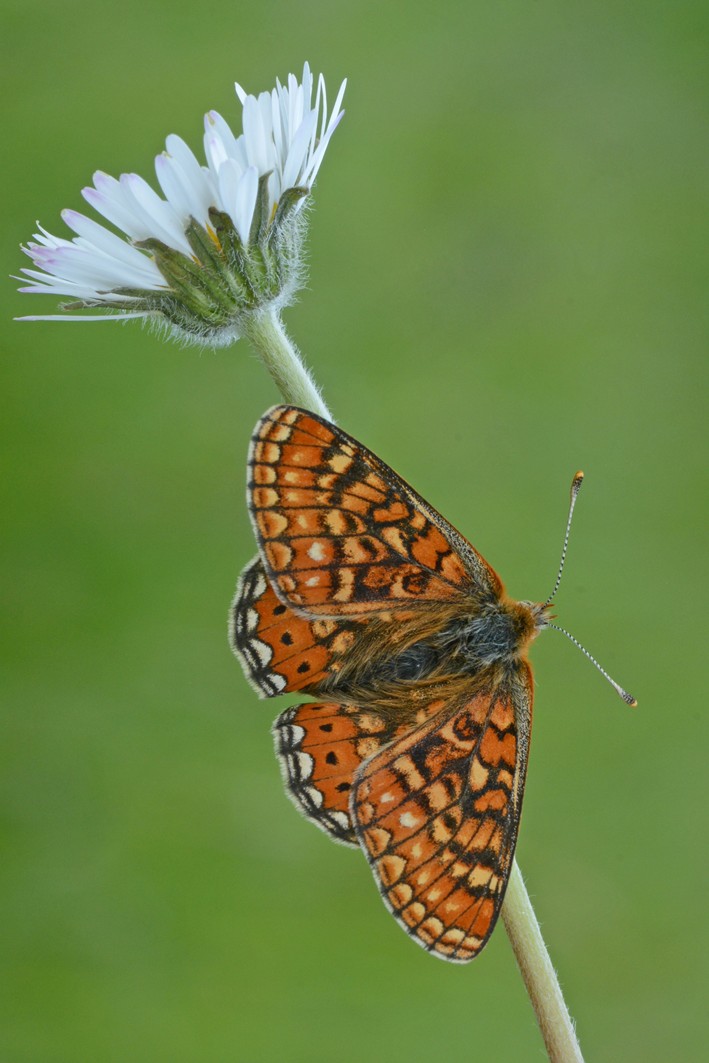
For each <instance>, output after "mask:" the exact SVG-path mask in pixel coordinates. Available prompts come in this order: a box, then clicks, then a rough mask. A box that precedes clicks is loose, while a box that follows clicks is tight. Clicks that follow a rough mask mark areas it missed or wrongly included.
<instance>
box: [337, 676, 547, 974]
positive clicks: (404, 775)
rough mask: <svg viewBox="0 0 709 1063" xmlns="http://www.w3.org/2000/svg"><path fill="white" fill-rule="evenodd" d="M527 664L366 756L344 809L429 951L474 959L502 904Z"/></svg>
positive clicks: (516, 805)
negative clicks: (505, 682)
mask: <svg viewBox="0 0 709 1063" xmlns="http://www.w3.org/2000/svg"><path fill="white" fill-rule="evenodd" d="M531 702H532V686H531V673H530V671H529V668H528V666H527V665H526V664H523V665H522V666H521V667H520V670H519V672H518V674H517V676H516V678H515V680H514V682H511V683H510V685H509V686H508V687H506V688H505V689H495V688H492V689H488V690H486V691H485V690H484V691H482V692H481V693H478V694H477V695H476V696H474V697H473V698H471V699H470V700H469V701H467V702H466V703H465V704H463V705H461V706H459V707H457V708H455V709H454V710H452V711H451V710H450V709H447V708H446V707H445V706H442V707H441V710H440V712H439V713H438V714H437V715H434V716H432V718H431V719H430V720H429V721H428V722H427V723H425V724H424V725H423V726H421V727H419V728H417V729H413V730H410V731H409V732H408V733H406V734H404V735H403V736H402V737H400V738H398V739H397V740H396V741H394V742H392V743H391V744H390V745H388V746H386V747H385V748H383V749H382V750H381V751H379V752H378V753H375V754H374V756H373V757H371V758H370V759H369V760H368V761H367V762H366V763H365V764H363V765H362V767H361V769H359V771H358V772H357V774H356V776H355V782H354V787H353V790H352V797H351V799H350V801H351V804H350V808H351V815H352V818H353V821H354V826H355V832H356V835H357V837H358V838H359V841H360V843H361V845H362V848H363V849H364V852H365V853H366V854H367V857H368V859H369V862H370V864H371V867H372V870H373V872H374V876H375V879H376V880H377V883H378V885H379V889H380V892H381V894H382V897H383V898H384V901H385V903H386V904H387V905H388V907H389V908H390V910H391V911H392V913H393V915H394V916H395V917H396V919H397V920H398V921H399V923H400V924H401V926H402V927H403V928H404V929H405V930H406V932H407V933H408V934H410V935H411V937H412V938H413V939H414V940H415V941H417V943H418V944H420V945H422V946H423V947H424V948H426V949H427V950H428V951H430V952H432V953H434V954H436V955H438V956H440V957H442V958H444V959H447V960H452V961H454V962H459V963H464V962H467V961H468V960H471V959H473V958H474V957H475V956H476V955H477V953H478V952H479V951H480V949H481V948H482V947H483V945H484V944H485V942H486V941H487V939H488V937H489V936H490V934H491V932H492V929H493V927H494V925H495V922H496V920H497V917H498V915H499V912H500V908H501V906H502V901H503V898H504V893H505V889H506V886H507V880H508V877H509V873H510V869H511V866H512V859H513V856H514V849H515V844H516V839H517V828H518V824H519V817H520V812H521V803H522V792H523V785H524V776H525V772H526V763H527V749H528V736H529V726H530V722H531V721H530V717H531Z"/></svg>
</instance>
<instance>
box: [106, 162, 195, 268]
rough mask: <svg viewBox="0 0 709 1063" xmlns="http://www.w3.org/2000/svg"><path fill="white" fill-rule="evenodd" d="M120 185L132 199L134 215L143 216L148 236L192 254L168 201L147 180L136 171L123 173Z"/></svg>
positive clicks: (181, 227)
mask: <svg viewBox="0 0 709 1063" xmlns="http://www.w3.org/2000/svg"><path fill="white" fill-rule="evenodd" d="M121 185H122V186H123V188H124V190H125V191H126V194H127V195H128V196H129V197H130V198H131V199H132V201H133V203H134V205H135V213H136V215H137V216H138V217H141V216H142V217H143V219H144V222H145V226H146V229H147V231H148V233H149V235H150V236H154V237H157V238H158V239H159V240H162V241H163V243H165V244H167V245H168V247H174V248H175V250H176V251H182V253H183V254H184V255H191V254H192V249H191V247H190V245H189V243H188V242H187V240H186V239H185V231H184V228H183V226H182V223H181V221H180V219H179V217H178V216H177V214H176V213H175V211H174V210H173V208H172V207H171V206H170V204H169V203H166V202H165V201H164V200H163V199H160V196H159V195H158V194H157V192H155V191H154V190H153V189H152V188H151V187H150V185H149V184H148V182H147V181H145V180H144V179H143V178H142V177H140V176H139V175H138V174H137V173H123V174H121Z"/></svg>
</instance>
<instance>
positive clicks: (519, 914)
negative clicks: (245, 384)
mask: <svg viewBox="0 0 709 1063" xmlns="http://www.w3.org/2000/svg"><path fill="white" fill-rule="evenodd" d="M245 318H246V321H245V326H244V334H245V335H246V336H247V337H248V339H249V340H250V341H251V343H252V344H253V346H254V347H255V349H256V351H257V353H258V356H259V358H260V359H261V361H262V362H263V364H264V365H265V366H266V368H267V369H268V371H269V373H270V374H271V376H272V378H273V380H274V383H275V385H276V387H277V388H278V390H279V392H280V393H281V395H282V397H283V399H284V401H285V402H288V403H292V404H293V405H294V406H302V407H303V408H304V409H306V410H312V411H313V412H315V413H318V414H320V416H321V417H324V418H326V420H328V421H331V420H332V415H331V414H330V412H329V410H328V408H327V406H326V405H325V403H324V402H323V399H322V396H321V395H320V392H319V391H318V388H317V386H316V384H315V381H314V380H313V378H312V376H311V375H310V373H309V372H308V370H307V369H306V368H305V366H304V365H303V362H302V361H301V358H300V355H299V354H298V352H297V350H296V348H295V347H294V346H293V344H292V343H291V341H290V340H289V338H288V336H287V334H286V332H285V329H284V328H283V325H282V324H281V320H280V318H279V317H278V314H277V313H276V312H275V311H263V312H262V313H260V314H248V315H245ZM502 919H503V921H504V924H505V929H506V930H507V934H508V936H509V939H510V942H511V944H512V949H513V951H514V954H515V958H516V960H517V963H518V965H519V969H520V971H521V972H522V978H523V979H524V984H525V986H526V988H527V993H528V994H529V999H530V1000H531V1002H532V1007H533V1008H534V1011H535V1014H536V1016H537V1022H538V1023H539V1028H540V1029H541V1031H542V1036H543V1038H544V1043H545V1045H546V1048H547V1053H548V1055H549V1059H550V1060H551V1063H583V1058H582V1056H581V1050H580V1048H579V1045H578V1041H577V1040H576V1035H575V1034H574V1027H573V1023H572V1021H571V1016H570V1015H569V1011H568V1008H567V1007H566V1004H565V1002H564V998H563V996H562V994H561V988H560V986H559V982H558V980H557V977H556V973H555V971H554V968H553V967H552V964H551V960H550V959H549V953H548V952H547V950H546V946H545V944H544V941H543V939H542V935H541V932H540V930H539V923H538V922H537V918H536V916H535V914H534V909H533V908H532V905H531V902H530V900H529V895H528V894H527V890H526V889H525V885H524V882H523V880H522V874H521V872H520V870H519V868H518V866H517V863H516V861H515V862H514V863H513V865H512V873H511V875H510V881H509V884H508V886H507V894H506V896H505V901H504V904H503V905H502Z"/></svg>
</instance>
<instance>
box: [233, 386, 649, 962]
mask: <svg viewBox="0 0 709 1063" xmlns="http://www.w3.org/2000/svg"><path fill="white" fill-rule="evenodd" d="M581 476H582V474H577V478H575V480H574V485H576V486H575V487H573V486H572V499H573V498H575V494H574V490H575V491H576V492H577V491H578V487H579V486H580V482H581V479H580V478H581ZM247 499H248V507H249V513H250V516H251V520H252V523H253V527H254V532H255V536H256V541H257V543H258V551H259V552H258V556H257V557H256V558H255V559H254V560H253V561H251V562H250V563H249V564H248V565H247V566H246V568H245V569H244V571H243V573H242V575H241V578H240V580H239V584H238V586H237V591H236V596H235V599H234V602H233V605H232V609H231V613H230V643H231V646H232V648H233V650H234V651H235V653H236V655H237V657H238V658H239V660H240V661H241V664H242V666H243V669H244V672H245V674H246V677H247V679H248V680H249V681H250V683H251V684H252V686H253V687H254V689H255V690H256V691H257V693H258V694H259V695H260V696H261V697H266V698H268V697H274V696H276V695H278V694H282V693H298V694H303V695H307V696H308V697H309V698H311V699H314V700H310V701H305V702H303V703H302V704H297V705H294V706H292V707H290V708H288V709H286V710H285V711H284V712H282V713H281V715H280V716H279V717H278V718H277V719H276V721H275V724H274V726H273V734H274V738H275V745H276V753H277V756H278V760H279V762H280V765H281V769H282V773H283V779H284V783H285V788H286V791H287V793H288V795H289V796H290V797H291V799H292V800H293V802H294V803H295V805H296V807H297V808H298V809H299V810H300V812H302V813H303V815H305V816H306V817H307V818H308V819H310V820H311V821H312V822H313V823H314V824H315V825H316V826H318V827H320V828H321V829H322V830H324V831H325V832H326V833H327V834H328V835H329V836H330V837H331V838H333V839H334V840H335V841H337V842H341V843H343V844H345V845H349V846H354V847H358V848H361V849H362V851H363V852H364V854H365V856H366V858H367V860H368V861H369V864H370V866H371V869H372V872H373V874H374V878H375V880H376V882H377V885H378V887H379V891H380V893H381V896H382V898H383V900H384V903H385V904H386V905H387V907H388V908H389V910H390V911H391V913H392V915H393V916H394V917H395V919H396V920H397V921H398V922H399V924H400V925H401V926H402V927H403V929H404V930H405V931H406V932H407V933H408V934H409V935H410V936H411V937H412V938H413V940H414V941H416V942H417V943H418V944H419V945H421V946H423V948H425V949H426V950H428V951H429V952H430V953H432V954H433V955H435V956H438V957H440V958H443V959H446V960H450V961H452V962H457V963H465V962H467V961H469V960H472V959H473V958H474V957H475V956H477V954H478V953H479V952H480V950H481V949H482V948H483V946H484V945H485V944H486V942H487V941H488V939H489V937H490V934H491V933H492V930H493V928H494V926H495V923H496V921H497V918H498V916H499V914H500V909H501V907H502V902H503V899H504V896H505V889H506V886H507V882H508V878H509V875H510V871H511V868H512V861H513V857H514V852H515V845H516V842H517V833H518V828H519V821H520V814H521V811H522V798H523V794H524V783H525V776H526V772H527V760H528V753H529V740H530V731H531V723H532V701H533V682H532V671H531V668H530V665H529V662H528V660H527V651H528V649H529V646H530V644H531V643H532V641H533V640H534V639H535V638H536V636H537V635H538V634H539V632H540V631H542V630H543V629H544V628H545V627H547V626H555V625H552V624H551V614H550V612H549V604H548V602H547V603H534V602H526V601H523V602H517V601H514V600H512V599H511V598H509V597H508V596H507V595H506V593H505V591H504V588H503V585H502V582H501V580H500V577H499V576H498V575H497V573H496V572H495V571H494V570H493V569H492V568H491V566H490V565H489V564H488V563H487V562H486V561H485V560H484V558H483V557H482V556H481V555H480V554H479V553H478V551H477V550H476V549H475V548H474V547H473V546H472V545H471V544H470V543H469V542H468V541H467V540H466V539H465V538H464V537H463V536H462V535H461V534H460V532H458V531H456V529H455V528H454V527H452V525H450V524H449V523H448V522H447V521H446V520H445V519H444V518H443V517H442V516H441V515H440V514H439V513H437V512H436V510H435V509H433V507H432V506H430V505H429V504H428V503H427V502H426V501H424V499H423V498H421V496H420V495H418V494H417V493H416V492H415V491H414V490H413V489H412V488H411V487H410V486H409V485H408V484H407V483H406V482H405V481H404V480H402V479H401V477H400V476H398V475H397V474H396V473H395V472H394V471H393V470H392V469H391V468H389V466H388V465H386V464H385V463H384V462H383V461H381V459H379V458H378V457H377V456H376V455H375V454H373V453H372V452H371V451H370V450H368V449H367V448H366V447H365V446H363V445H362V444H361V443H358V442H357V441H356V440H355V439H353V438H352V437H351V436H349V435H347V433H346V432H343V431H342V430H341V429H340V428H338V427H336V426H335V425H334V424H330V423H329V422H328V421H326V420H324V419H323V418H321V417H319V416H317V415H316V414H314V413H309V412H307V411H306V410H303V409H299V408H297V407H294V406H275V407H273V408H272V409H270V410H268V411H267V412H266V413H265V414H264V416H263V417H262V418H261V419H260V421H259V422H258V424H257V425H256V428H255V430H254V433H253V436H252V440H251V446H250V451H249V457H248V491H247ZM572 509H573V505H572ZM569 522H570V517H569ZM567 540H568V525H567ZM565 548H566V542H565ZM565 548H564V554H565ZM562 563H563V555H562ZM557 586H558V579H557ZM555 590H556V588H555ZM552 597H553V595H552ZM565 634H568V633H566V632H565ZM596 663H597V662H596ZM599 667H600V666H599ZM604 674H606V673H604ZM607 678H610V677H608V676H607ZM611 682H613V681H612V680H611ZM614 685H615V686H616V688H617V689H618V690H619V692H621V693H622V694H624V692H623V691H622V690H621V688H618V687H617V684H614ZM625 697H626V700H628V701H629V703H633V699H632V698H630V696H629V695H625Z"/></svg>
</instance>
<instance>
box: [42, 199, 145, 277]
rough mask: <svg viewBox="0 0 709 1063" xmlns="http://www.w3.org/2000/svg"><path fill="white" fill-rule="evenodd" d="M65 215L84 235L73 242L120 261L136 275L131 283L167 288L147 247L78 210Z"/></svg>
mask: <svg viewBox="0 0 709 1063" xmlns="http://www.w3.org/2000/svg"><path fill="white" fill-rule="evenodd" d="M62 218H63V220H64V221H65V222H66V224H67V225H68V226H69V228H70V229H73V231H74V232H75V233H76V234H77V236H79V237H82V238H83V241H85V243H84V242H83V241H81V240H75V241H74V244H75V245H76V246H80V247H87V248H91V249H93V250H94V251H95V252H96V254H98V255H105V256H106V257H107V258H109V259H111V260H115V261H117V262H120V263H121V264H122V265H123V266H125V267H126V269H128V270H130V271H131V273H132V274H133V275H134V281H133V284H132V287H141V288H145V287H147V288H164V287H166V284H165V280H164V278H163V276H162V274H161V273H160V270H159V269H158V268H157V266H156V265H155V262H154V261H153V259H152V258H150V256H149V255H147V254H146V253H145V252H144V251H139V250H138V248H137V247H133V246H132V245H131V244H129V243H127V242H126V241H125V240H122V239H121V237H120V236H116V234H115V233H112V232H109V230H108V229H105V228H104V227H103V225H99V224H98V222H95V221H93V219H91V218H87V217H86V216H85V215H84V214H79V212H78V211H75V210H64V211H62Z"/></svg>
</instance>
